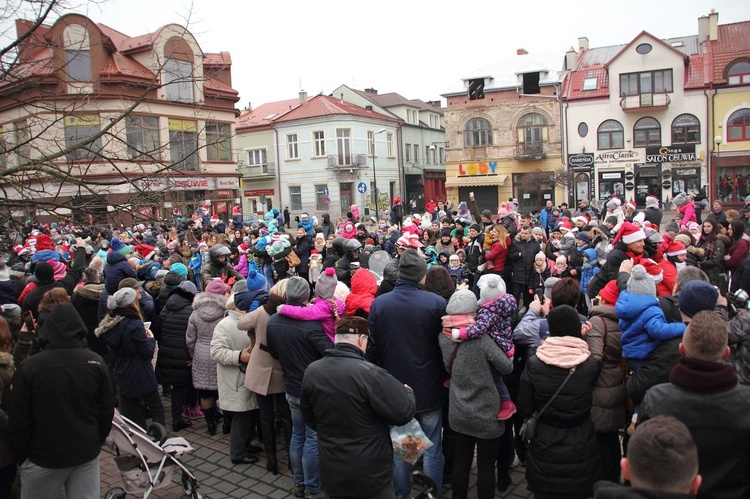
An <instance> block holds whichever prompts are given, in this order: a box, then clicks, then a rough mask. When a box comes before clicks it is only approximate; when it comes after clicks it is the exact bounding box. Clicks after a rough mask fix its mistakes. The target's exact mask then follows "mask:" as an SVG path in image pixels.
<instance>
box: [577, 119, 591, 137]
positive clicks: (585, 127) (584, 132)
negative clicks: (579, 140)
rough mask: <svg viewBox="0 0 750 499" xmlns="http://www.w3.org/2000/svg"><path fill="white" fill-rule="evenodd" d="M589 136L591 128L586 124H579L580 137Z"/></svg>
mask: <svg viewBox="0 0 750 499" xmlns="http://www.w3.org/2000/svg"><path fill="white" fill-rule="evenodd" d="M588 134H589V126H588V125H587V124H586V123H584V122H580V123H578V135H580V136H581V137H585V136H586V135H588Z"/></svg>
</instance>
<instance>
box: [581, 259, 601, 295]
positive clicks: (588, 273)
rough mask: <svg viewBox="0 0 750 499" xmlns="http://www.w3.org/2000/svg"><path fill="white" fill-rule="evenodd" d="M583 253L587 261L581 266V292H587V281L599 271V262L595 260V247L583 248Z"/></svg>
mask: <svg viewBox="0 0 750 499" xmlns="http://www.w3.org/2000/svg"><path fill="white" fill-rule="evenodd" d="M583 253H584V254H585V255H586V257H587V258H588V259H589V261H588V263H585V264H584V265H583V266H582V267H581V293H583V294H587V293H588V291H589V281H591V278H592V277H594V275H595V274H596V273H597V272H599V264H598V263H597V261H596V250H595V249H592V248H588V249H585V250H583Z"/></svg>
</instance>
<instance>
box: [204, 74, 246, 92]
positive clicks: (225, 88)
mask: <svg viewBox="0 0 750 499" xmlns="http://www.w3.org/2000/svg"><path fill="white" fill-rule="evenodd" d="M203 88H205V89H207V90H214V91H217V92H223V93H227V94H232V95H239V92H237V90H235V89H233V88H232V87H230V86H229V85H226V84H224V83H222V82H220V81H219V80H217V79H216V78H211V77H206V79H205V80H204V81H203Z"/></svg>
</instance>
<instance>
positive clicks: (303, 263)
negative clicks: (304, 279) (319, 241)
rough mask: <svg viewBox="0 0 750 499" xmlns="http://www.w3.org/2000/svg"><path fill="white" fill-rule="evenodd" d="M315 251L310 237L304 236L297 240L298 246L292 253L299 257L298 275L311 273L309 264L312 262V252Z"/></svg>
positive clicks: (295, 246) (296, 245)
mask: <svg viewBox="0 0 750 499" xmlns="http://www.w3.org/2000/svg"><path fill="white" fill-rule="evenodd" d="M311 249H313V245H312V241H311V240H310V236H308V235H307V234H305V235H304V236H302V237H300V238H298V239H297V244H295V245H294V247H293V248H292V251H294V252H295V253H296V254H297V256H298V257H299V265H297V273H302V274H307V273H308V272H310V269H309V267H308V266H307V262H308V261H309V260H310V250H311Z"/></svg>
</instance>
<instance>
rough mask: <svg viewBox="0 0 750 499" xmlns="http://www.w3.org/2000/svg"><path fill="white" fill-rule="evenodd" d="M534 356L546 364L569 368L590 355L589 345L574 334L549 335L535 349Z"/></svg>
mask: <svg viewBox="0 0 750 499" xmlns="http://www.w3.org/2000/svg"><path fill="white" fill-rule="evenodd" d="M536 356H537V357H539V360H541V361H542V362H544V363H545V364H547V365H551V366H556V367H562V368H563V369H570V368H571V367H575V366H577V365H579V364H581V363H582V362H584V361H585V360H586V359H588V358H589V357H590V356H591V352H590V351H589V345H588V343H586V342H585V341H584V340H582V339H581V338H576V337H574V336H550V337H548V338H547V339H546V340H545V341H544V343H542V345H541V346H540V347H539V348H537V349H536Z"/></svg>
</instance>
